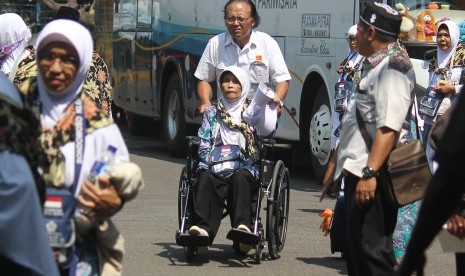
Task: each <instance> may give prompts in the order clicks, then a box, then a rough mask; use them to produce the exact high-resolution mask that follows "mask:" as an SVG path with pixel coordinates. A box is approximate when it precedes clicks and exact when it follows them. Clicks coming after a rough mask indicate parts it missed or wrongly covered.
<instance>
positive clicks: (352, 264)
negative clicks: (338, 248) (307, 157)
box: [344, 174, 397, 276]
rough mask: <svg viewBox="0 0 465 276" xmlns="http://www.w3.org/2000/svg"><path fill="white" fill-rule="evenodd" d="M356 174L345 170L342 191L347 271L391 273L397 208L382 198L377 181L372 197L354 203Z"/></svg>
mask: <svg viewBox="0 0 465 276" xmlns="http://www.w3.org/2000/svg"><path fill="white" fill-rule="evenodd" d="M359 180H360V178H358V177H356V176H354V175H352V174H348V175H347V176H346V178H345V186H344V195H345V197H346V208H347V209H346V210H347V257H346V261H347V270H348V273H349V275H358V276H382V275H392V273H393V272H394V266H395V265H396V259H395V256H394V250H393V244H392V234H393V232H394V228H395V226H396V220H397V208H394V207H392V205H389V204H388V203H387V202H386V201H385V198H383V192H382V189H380V188H379V186H380V185H382V183H380V181H377V184H378V186H377V189H376V193H375V198H374V200H372V201H371V202H370V203H369V204H366V205H363V206H358V205H357V203H356V201H355V189H356V186H357V183H358V181H359Z"/></svg>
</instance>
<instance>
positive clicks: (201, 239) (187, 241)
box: [179, 233, 210, 247]
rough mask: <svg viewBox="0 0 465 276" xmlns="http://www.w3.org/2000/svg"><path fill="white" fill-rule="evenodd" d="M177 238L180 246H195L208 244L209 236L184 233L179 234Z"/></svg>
mask: <svg viewBox="0 0 465 276" xmlns="http://www.w3.org/2000/svg"><path fill="white" fill-rule="evenodd" d="M179 240H180V243H181V245H182V246H189V247H197V246H209V245H210V238H209V237H207V236H193V235H189V234H187V233H186V234H179Z"/></svg>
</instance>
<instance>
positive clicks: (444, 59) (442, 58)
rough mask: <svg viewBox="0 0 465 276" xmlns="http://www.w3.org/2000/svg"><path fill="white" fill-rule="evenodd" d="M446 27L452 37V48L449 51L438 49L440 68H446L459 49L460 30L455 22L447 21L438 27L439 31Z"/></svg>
mask: <svg viewBox="0 0 465 276" xmlns="http://www.w3.org/2000/svg"><path fill="white" fill-rule="evenodd" d="M443 25H446V26H447V29H448V31H449V35H450V44H451V45H450V48H449V49H448V50H447V51H443V50H441V49H440V48H439V47H438V67H439V68H444V67H446V66H447V65H448V63H449V60H450V59H451V58H452V55H453V54H454V52H455V49H456V48H457V44H458V43H459V38H460V29H459V26H457V24H455V22H454V21H451V20H446V21H443V22H441V23H439V25H438V30H439V29H440V28H441V27H442V26H443Z"/></svg>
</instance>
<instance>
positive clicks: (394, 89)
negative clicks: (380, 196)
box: [336, 54, 415, 177]
mask: <svg viewBox="0 0 465 276" xmlns="http://www.w3.org/2000/svg"><path fill="white" fill-rule="evenodd" d="M405 55H406V54H405ZM406 59H407V60H406V61H405V62H408V64H410V69H408V71H406V72H405V71H404V72H401V71H400V70H399V69H393V68H391V63H392V62H395V61H393V60H394V59H391V62H390V59H389V57H388V56H386V57H384V59H383V60H382V61H380V63H379V64H378V65H376V66H375V67H374V68H372V69H371V70H369V71H368V72H364V73H363V75H362V79H361V80H360V85H359V90H358V91H356V92H357V93H355V99H354V100H353V101H351V102H350V104H349V106H348V109H347V112H346V114H345V116H344V118H343V122H342V131H341V138H340V142H339V151H338V162H337V169H336V176H339V175H340V173H341V172H342V170H343V169H344V170H347V171H349V172H350V173H352V174H354V175H356V176H358V177H362V169H363V167H365V166H366V165H367V162H368V155H369V149H368V148H367V146H366V144H365V141H364V140H363V137H362V134H361V132H360V128H359V126H358V123H357V118H356V115H355V114H356V113H355V112H356V109H355V108H356V106H357V107H358V109H359V111H360V114H361V116H362V119H363V121H364V122H365V126H366V128H367V131H368V133H369V134H370V136H371V139H372V140H374V137H375V133H376V131H377V129H379V128H382V127H388V128H390V129H392V130H395V131H396V132H399V131H400V132H401V133H400V135H399V137H403V136H404V134H405V133H406V132H407V131H408V130H404V129H402V126H403V124H404V121H405V119H406V117H407V113H408V111H409V107H410V103H411V97H412V91H413V88H414V85H415V74H414V72H413V69H412V65H411V63H410V61H408V56H407V58H406ZM365 66H366V65H364V67H365ZM405 68H406V67H404V68H402V69H401V70H406V69H405Z"/></svg>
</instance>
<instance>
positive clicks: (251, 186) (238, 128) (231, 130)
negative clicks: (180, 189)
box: [189, 67, 259, 253]
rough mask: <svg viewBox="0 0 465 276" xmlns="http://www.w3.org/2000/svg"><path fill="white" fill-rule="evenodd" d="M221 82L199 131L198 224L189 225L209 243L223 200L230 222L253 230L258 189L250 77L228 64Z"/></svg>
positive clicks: (245, 248) (241, 248)
mask: <svg viewBox="0 0 465 276" xmlns="http://www.w3.org/2000/svg"><path fill="white" fill-rule="evenodd" d="M218 84H219V87H220V88H221V94H219V95H218V103H217V104H216V105H214V106H211V107H209V108H208V109H207V110H206V111H205V113H204V115H203V122H202V126H201V128H200V129H199V132H198V136H199V138H200V145H199V152H198V156H199V164H198V168H197V174H198V181H197V182H196V183H195V184H194V185H193V190H194V198H193V200H194V201H193V203H194V204H193V206H194V226H192V227H191V228H190V229H189V234H190V235H197V236H208V237H209V240H210V243H212V242H213V240H214V238H215V236H216V234H217V232H218V229H219V227H220V223H221V220H222V218H223V210H224V207H225V200H226V202H227V209H228V213H229V216H230V221H231V226H232V227H233V228H234V229H236V230H239V231H245V232H248V233H250V232H251V229H253V226H252V225H251V222H252V213H253V211H252V206H251V202H252V198H253V196H254V194H256V193H257V191H258V188H259V181H258V178H259V165H258V161H259V160H258V159H259V151H258V147H257V143H256V142H257V138H258V137H257V136H256V132H254V128H253V127H251V126H250V125H249V124H248V123H247V122H246V121H244V116H243V112H244V111H245V110H246V108H247V107H248V105H249V103H250V100H248V99H247V94H248V93H249V90H250V83H249V76H248V74H247V73H246V72H245V71H244V70H242V69H241V68H239V67H228V68H226V69H225V70H224V71H223V72H222V73H221V74H220V76H219V77H218ZM236 244H238V243H237V242H236V243H235V245H236ZM238 247H239V248H235V249H236V251H238V250H239V251H240V252H243V253H247V252H248V251H249V250H250V249H251V248H252V246H250V245H248V244H243V243H239V246H238Z"/></svg>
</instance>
